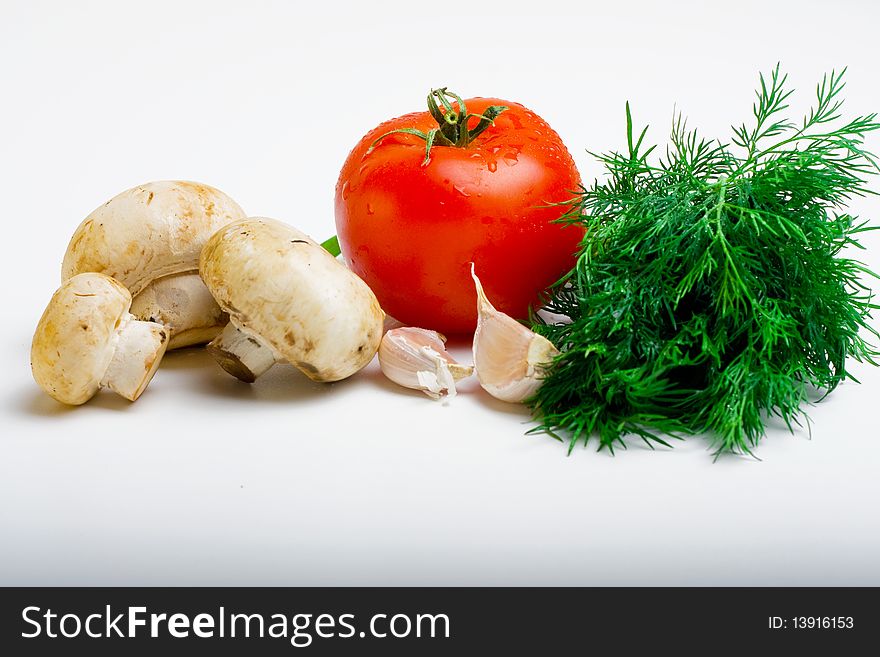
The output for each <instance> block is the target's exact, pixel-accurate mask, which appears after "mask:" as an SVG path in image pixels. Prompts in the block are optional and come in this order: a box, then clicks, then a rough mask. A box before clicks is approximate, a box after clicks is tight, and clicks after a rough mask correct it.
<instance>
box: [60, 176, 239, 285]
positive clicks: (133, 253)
mask: <svg viewBox="0 0 880 657" xmlns="http://www.w3.org/2000/svg"><path fill="white" fill-rule="evenodd" d="M245 216H246V215H245V213H244V211H243V210H242V209H241V208H240V207H239V206H238V204H237V203H236V202H235V201H233V200H232V199H231V198H229V197H228V196H226V194H224V193H223V192H221V191H220V190H218V189H214V188H213V187H209V186H208V185H202V184H201V183H195V182H186V181H180V180H166V181H160V182H151V183H147V184H145V185H139V186H138V187H133V188H132V189H129V190H127V191H125V192H122V193H121V194H119V195H117V196H115V197H113V198H112V199H110V200H109V201H107V202H106V203H105V204H104V205H102V206H101V207H99V208H98V209H97V210H95V211H94V212H92V213H91V214H90V215H89V216H88V217H86V218H85V220H83V222H82V223H81V224H80V225H79V227H78V228H77V229H76V232H74V234H73V237H72V238H71V240H70V244H69V245H68V247H67V253H66V254H65V255H64V262H63V263H62V265H61V276H62V280H67V279H68V278H70V277H71V276H75V275H76V274H80V273H83V272H100V273H102V274H107V275H108V276H112V277H113V278H115V279H117V280H118V281H119V282H120V283H122V284H123V285H124V286H125V287H127V288H128V289H129V290H130V291H131V294H132V296H137V295H138V293H140V291H141V290H143V289H144V288H145V287H147V286H148V285H149V284H150V283H151V282H152V281H154V280H155V279H157V278H161V277H163V276H169V275H172V274H180V273H184V272H195V271H196V270H198V268H199V253H200V252H201V250H202V247H203V246H204V244H205V242H206V241H207V240H208V238H209V237H210V236H211V235H212V234H213V233H214V232H215V231H216V230H218V229H219V228H221V227H222V226H224V225H226V224H228V223H230V222H232V221H236V220H239V219H243V218H244V217H245Z"/></svg>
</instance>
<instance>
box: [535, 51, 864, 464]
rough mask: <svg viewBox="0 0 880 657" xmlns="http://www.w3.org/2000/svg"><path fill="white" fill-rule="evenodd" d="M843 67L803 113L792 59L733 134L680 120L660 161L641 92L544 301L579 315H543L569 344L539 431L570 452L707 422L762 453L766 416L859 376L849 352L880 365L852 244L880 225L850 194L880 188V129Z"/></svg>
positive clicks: (553, 374)
mask: <svg viewBox="0 0 880 657" xmlns="http://www.w3.org/2000/svg"><path fill="white" fill-rule="evenodd" d="M843 75H844V72H843V71H841V72H839V73H836V72H832V73H831V74H830V75H826V76H825V77H824V78H823V79H822V82H821V83H820V84H819V85H818V86H817V88H816V100H815V104H814V106H813V108H812V109H811V110H810V112H809V114H808V115H807V116H805V117H804V118H803V120H802V121H799V122H795V121H792V120H790V119H789V118H786V116H785V111H786V110H787V109H788V101H789V98H790V96H791V93H792V92H791V91H790V90H787V89H786V88H785V85H786V77H785V76H784V75H782V74H781V73H780V70H779V67H778V66H777V67H776V69H775V70H773V71H772V72H771V73H770V75H769V76H767V77H765V76H763V75H762V76H761V77H760V85H759V89H758V90H757V91H756V99H755V103H754V105H753V108H752V113H753V121H752V122H751V123H750V124H742V125H741V126H739V127H736V126H734V127H733V128H732V129H733V137H732V140H731V143H729V144H728V143H722V142H717V141H708V140H705V139H702V138H700V137H699V136H698V134H697V132H696V131H692V130H688V129H687V127H686V124H685V121H684V120H683V119H682V118H681V117H680V116H677V117H676V118H675V120H674V121H673V126H672V133H671V137H670V143H669V145H668V147H667V148H666V150H665V153H664V154H663V155H662V156H661V157H654V158H651V157H649V156H652V155H653V154H654V152H655V147H653V146H651V147H650V148H643V143H644V138H645V135H646V134H647V128H646V129H645V130H642V132H641V133H640V134H639V135H638V136H637V137H634V133H633V127H632V116H631V113H630V108H629V104H628V103H627V106H626V129H627V149H626V151H625V152H623V153H619V152H611V153H607V154H602V155H596V157H597V158H598V160H599V162H600V163H601V164H602V166H603V167H604V168H605V170H606V173H607V178H606V179H604V180H602V181H601V182H600V181H598V180H597V181H595V182H594V183H593V184H592V186H590V187H584V188H583V189H582V191H581V193H580V194H579V195H578V198H577V203H576V204H573V205H572V208H571V211H570V212H568V214H567V215H566V217H564V221H567V222H571V223H579V224H582V225H583V226H584V227H585V228H586V236H585V238H584V241H583V243H582V246H581V251H580V254H579V257H578V260H577V264H576V266H575V268H574V269H573V270H572V271H571V272H570V273H569V274H568V275H567V276H566V277H565V278H563V279H562V280H561V281H560V282H559V283H558V284H557V285H556V286H555V287H554V288H553V289H552V290H551V295H550V298H549V301H548V303H547V306H546V309H547V310H549V311H551V312H553V313H557V314H561V315H565V316H567V317H568V318H569V319H570V321H567V322H563V323H555V324H547V323H543V322H540V321H536V323H535V330H537V331H538V332H540V333H541V334H543V335H545V336H547V337H548V338H549V339H551V340H552V341H553V342H554V343H555V344H556V345H557V346H558V347H559V349H560V350H561V352H562V353H561V355H560V356H559V357H558V358H557V360H556V361H555V362H554V364H553V366H552V367H551V368H550V370H549V372H548V375H547V378H546V380H545V382H544V384H543V385H542V387H541V388H540V389H539V391H538V393H537V394H536V396H535V397H534V398H533V399H532V400H531V402H530V403H531V406H532V408H533V411H534V413H535V416H536V418H537V419H538V420H539V422H540V426H539V427H537V428H536V431H546V432H548V433H551V434H553V435H554V436H557V437H559V436H567V437H568V440H569V449H571V448H572V447H574V445H575V444H576V443H577V442H578V441H583V442H584V444H587V443H588V442H589V441H590V440H592V439H593V438H596V439H597V440H598V445H599V448H600V449H602V448H608V449H611V450H613V449H614V448H615V447H622V446H625V443H624V438H625V437H626V436H628V435H633V436H637V437H639V438H641V439H642V440H644V441H645V442H646V443H648V444H649V445H653V444H655V443H659V444H664V445H665V444H667V443H666V442H665V439H664V438H663V436H674V437H678V436H681V435H686V434H703V435H706V436H708V437H709V438H710V439H711V440H712V441H714V443H715V445H716V447H717V450H718V451H719V452H723V451H733V452H739V453H751V452H752V450H753V448H754V447H755V446H756V445H757V444H758V442H759V440H760V439H761V438H762V437H763V436H764V431H765V429H764V425H765V422H766V420H767V418H768V416H776V417H778V418H780V419H781V420H782V421H783V422H784V423H785V424H786V425H787V426H788V427H789V428H793V427H794V426H796V425H798V424H800V423H801V421H802V420H804V413H803V407H804V405H805V404H807V403H808V399H807V392H808V391H809V390H811V389H814V388H815V389H819V390H823V391H826V392H828V391H831V390H833V389H834V388H835V387H836V386H837V385H838V384H839V383H840V382H841V381H842V380H844V379H845V378H851V376H850V374H849V373H848V372H847V369H846V365H847V359H849V358H852V359H854V360H857V361H863V362H870V363H874V364H876V359H877V357H878V356H880V352H878V351H877V349H876V348H875V347H874V346H873V345H872V342H871V340H873V339H874V338H878V337H880V336H878V334H877V332H876V330H875V329H873V328H872V327H871V326H870V324H869V320H870V317H871V311H872V310H874V309H876V308H877V305H875V304H873V303H872V294H871V291H870V289H869V288H868V287H867V286H866V284H865V283H864V279H865V278H868V277H874V278H876V274H874V273H873V272H871V271H870V270H868V268H867V267H866V266H865V265H864V264H863V263H862V262H860V261H858V260H855V259H852V258H850V257H849V256H848V255H846V253H847V252H846V251H845V249H852V248H861V245H860V243H859V237H860V235H861V234H862V233H864V232H865V231H868V230H874V229H875V227H873V226H869V225H868V224H867V222H859V221H858V219H857V218H856V217H854V216H852V215H851V214H849V213H848V212H847V211H846V204H847V202H849V201H850V200H851V199H852V198H853V197H856V196H863V195H865V194H869V193H872V192H871V191H870V190H869V189H868V187H867V181H868V178H869V176H871V175H873V174H875V173H877V172H878V165H877V160H876V158H875V157H874V155H872V154H871V153H870V152H868V151H867V150H865V148H864V137H865V135H866V134H867V133H869V132H872V131H874V130H877V129H878V128H880V124H878V123H877V121H876V115H875V114H870V115H867V116H860V117H857V118H855V119H853V120H850V121H844V120H843V119H842V115H841V108H842V105H843V100H842V98H841V96H840V94H841V91H842V90H843V88H844V83H843Z"/></svg>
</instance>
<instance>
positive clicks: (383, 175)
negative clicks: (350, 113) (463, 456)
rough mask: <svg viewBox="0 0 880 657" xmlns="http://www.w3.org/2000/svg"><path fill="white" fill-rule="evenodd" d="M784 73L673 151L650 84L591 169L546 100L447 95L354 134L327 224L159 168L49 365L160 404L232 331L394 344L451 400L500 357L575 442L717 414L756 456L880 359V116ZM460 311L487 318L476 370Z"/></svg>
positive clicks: (105, 233) (80, 250)
mask: <svg viewBox="0 0 880 657" xmlns="http://www.w3.org/2000/svg"><path fill="white" fill-rule="evenodd" d="M760 82H761V85H760V89H759V90H758V92H757V100H756V102H755V104H754V107H753V114H754V121H753V123H752V124H751V125H746V124H743V125H742V126H740V127H736V128H734V135H733V138H732V142H731V143H730V144H727V143H721V142H711V141H707V140H704V139H701V138H700V137H699V136H698V134H697V133H696V132H695V131H688V130H687V129H686V127H685V123H684V121H683V120H682V119H681V118H680V117H678V118H676V120H675V121H674V124H673V129H672V135H671V144H670V146H669V147H668V148H667V150H666V153H665V155H664V156H662V157H657V156H656V155H655V148H654V147H653V146H652V147H650V148H649V147H646V146H644V139H645V136H646V134H647V128H645V129H644V130H642V131H641V133H639V134H638V136H636V135H635V133H634V131H633V125H632V117H631V114H630V108H629V105H628V104H627V107H626V121H627V148H626V150H625V151H623V152H612V153H608V154H605V155H600V156H597V157H598V159H599V161H600V163H601V164H602V165H603V166H604V167H605V169H606V173H607V177H606V178H605V179H603V180H602V181H599V180H597V181H596V182H594V183H593V185H592V186H590V187H585V186H582V185H581V182H580V177H579V175H578V172H577V169H576V168H575V165H574V162H573V160H572V158H571V156H570V155H569V153H568V151H567V150H566V148H565V146H564V145H563V143H562V141H561V139H560V138H559V136H558V135H557V134H556V133H555V132H554V131H553V130H552V129H551V128H550V127H549V126H548V125H547V124H546V123H545V122H544V121H543V120H542V119H541V118H540V117H538V116H537V115H536V114H534V113H533V112H531V111H530V110H528V109H526V108H525V107H523V106H522V105H519V104H517V103H511V102H509V101H501V100H497V99H469V100H467V101H465V100H463V99H462V98H460V97H459V96H457V95H455V94H453V93H451V92H448V91H447V90H446V89H440V90H436V91H432V92H431V93H430V94H429V95H428V111H427V112H422V113H414V114H408V115H405V116H402V117H400V118H398V119H394V120H392V121H388V122H386V123H383V124H382V125H380V126H378V127H377V128H375V129H374V130H372V131H370V132H369V133H367V134H366V135H365V136H364V137H363V139H361V140H360V142H359V143H358V144H357V145H356V146H355V148H354V149H353V150H352V152H351V153H350V154H349V156H348V158H347V159H346V161H345V163H344V165H343V167H342V171H341V173H340V176H339V181H338V183H337V186H336V225H337V231H338V241H337V239H336V238H331V239H330V240H327V241H326V242H325V243H324V244H318V243H317V242H315V241H314V240H312V239H311V238H310V237H309V236H307V235H305V234H303V233H302V232H300V231H298V230H296V229H295V228H293V227H291V226H288V225H286V224H283V223H282V222H279V221H276V220H274V219H268V218H264V217H251V218H247V215H245V213H244V212H243V211H242V210H241V208H240V207H239V206H238V205H237V204H236V203H235V202H234V201H232V200H231V199H230V198H229V197H228V196H226V195H225V194H223V193H222V192H220V191H219V190H216V189H214V188H212V187H208V186H206V185H201V184H199V183H190V182H183V181H165V182H155V183H148V184H146V185H141V186H139V187H135V188H133V189H131V190H128V191H126V192H123V193H122V194H120V195H118V196H117V197H115V198H113V199H111V200H110V201H108V202H107V203H105V204H104V205H102V206H101V207H100V208H98V209H97V210H95V212H93V213H92V214H91V215H89V217H87V218H86V220H85V221H83V223H82V224H81V225H80V227H79V228H78V229H77V231H76V232H75V234H74V236H73V238H72V240H71V243H70V246H69V248H68V252H67V254H66V256H65V258H64V265H63V268H62V269H63V272H62V276H63V281H64V283H63V284H62V287H61V288H60V289H59V290H58V291H57V292H56V294H55V296H54V297H53V299H52V301H51V302H50V304H49V306H48V307H47V309H46V311H45V313H44V314H43V317H42V318H41V320H40V322H39V324H38V327H37V332H36V334H35V336H34V342H33V345H32V352H31V364H32V369H33V373H34V378H35V379H36V381H37V383H38V384H39V385H40V386H41V387H42V388H43V389H44V390H45V391H46V392H47V393H49V394H50V395H52V396H53V397H54V398H56V399H57V400H59V401H61V402H63V403H66V404H74V405H75V404H82V403H85V402H86V401H88V399H89V398H91V397H92V396H93V395H94V394H96V392H97V391H98V390H99V389H100V388H101V387H109V388H111V389H112V390H114V391H116V392H117V393H119V394H120V395H122V396H124V397H126V398H127V399H130V400H132V401H134V400H135V399H137V398H138V396H139V395H140V394H141V393H142V392H143V390H144V389H145V388H146V386H147V384H148V383H149V381H150V379H151V378H152V376H153V374H154V373H155V371H156V369H157V367H158V364H159V361H160V360H161V358H162V355H163V354H164V352H165V350H166V349H167V348H176V347H183V346H190V345H198V344H204V343H206V342H209V344H208V346H207V349H208V351H209V353H210V354H211V355H212V356H213V357H214V358H215V360H216V361H217V363H218V364H219V365H220V366H221V367H222V368H223V369H224V370H226V371H227V372H228V373H229V374H231V375H233V376H235V377H237V378H239V379H240V380H242V381H245V382H253V381H254V380H256V379H257V378H258V377H259V376H260V375H261V374H262V373H263V372H265V371H266V370H267V369H269V368H270V367H271V366H272V365H274V364H275V363H276V362H289V363H291V364H293V365H295V366H296V367H297V368H299V369H300V370H301V371H302V372H303V373H304V374H306V375H307V376H309V377H310V378H312V379H314V380H316V381H324V382H332V381H337V380H340V379H343V378H346V377H348V376H351V375H353V374H355V373H356V372H358V371H359V370H361V369H362V368H363V367H365V366H366V365H367V364H368V363H369V362H371V360H372V359H373V357H374V356H375V355H376V354H377V353H378V356H379V364H380V367H381V369H382V371H383V372H384V373H385V375H386V376H387V377H388V378H389V379H390V380H392V381H394V382H396V383H398V384H399V385H401V386H404V387H407V388H412V389H415V390H420V391H422V392H424V393H425V394H426V395H427V396H429V397H431V398H433V399H440V398H443V397H451V396H453V395H455V393H456V382H457V381H459V380H461V379H463V378H466V377H468V376H471V375H473V374H476V376H477V378H478V380H479V382H480V385H481V386H482V387H483V389H484V390H486V391H487V392H488V393H489V394H491V395H492V396H494V397H496V398H498V399H501V400H504V401H508V402H514V403H519V402H525V403H527V404H528V405H529V406H530V407H531V409H532V410H533V412H534V415H535V418H536V419H537V421H538V423H539V424H538V426H537V427H536V428H535V429H534V430H533V431H538V432H541V431H543V432H547V433H549V434H551V435H553V436H554V437H557V438H559V439H567V440H568V443H569V451H571V449H572V448H573V447H574V445H575V444H577V443H578V441H581V442H583V443H584V444H585V445H586V444H588V443H589V442H590V440H591V439H592V438H593V437H594V436H595V437H596V438H597V441H598V446H599V449H604V448H608V449H609V450H611V451H614V449H615V447H618V446H623V447H625V446H626V443H625V437H626V436H627V435H635V436H638V437H640V438H641V439H642V440H644V441H645V442H646V443H647V444H648V445H650V446H653V445H654V444H655V443H658V444H663V445H669V442H668V440H667V439H668V437H670V436H671V437H680V436H682V435H687V434H697V433H699V434H706V435H708V436H709V437H710V438H711V439H712V440H714V441H715V442H716V444H717V448H718V452H722V451H734V452H747V453H749V452H751V450H752V449H753V448H754V447H755V445H757V443H758V442H759V440H760V439H761V437H762V436H763V435H764V431H765V429H764V423H765V421H766V419H767V417H768V416H773V415H775V416H778V417H780V418H781V419H782V420H783V421H784V422H785V423H786V425H788V427H789V428H792V427H793V425H795V424H800V423H801V421H803V420H804V417H805V416H804V414H803V410H802V409H803V406H804V404H806V403H808V402H809V400H810V395H811V393H812V392H813V391H814V390H816V391H819V392H824V393H826V394H827V392H830V391H831V390H833V389H834V388H835V387H836V386H837V385H838V384H839V383H840V382H841V381H842V380H844V379H846V378H852V377H851V374H850V373H849V372H848V371H847V369H846V361H847V359H848V358H854V359H855V360H858V361H864V362H870V363H874V364H876V363H875V359H876V357H877V356H880V352H878V351H877V350H876V348H875V347H873V346H872V345H871V344H869V342H868V341H867V340H866V339H865V337H863V334H867V335H869V336H873V337H880V335H878V333H877V331H876V330H875V329H874V328H872V327H871V326H870V325H869V320H870V317H871V314H870V313H871V311H872V310H874V309H876V308H877V307H878V306H876V305H875V304H873V303H872V301H871V299H872V297H871V293H870V290H869V289H868V288H867V287H865V285H864V283H863V282H862V278H863V277H865V276H874V274H873V273H872V272H870V271H869V270H868V269H867V268H866V267H865V265H864V264H862V263H861V262H859V261H857V260H854V259H851V258H849V257H846V256H845V255H844V254H843V250H844V249H845V248H853V247H855V248H858V247H860V246H861V245H860V244H859V242H858V239H859V236H860V234H861V233H863V232H864V231H867V230H871V229H872V228H871V227H869V226H868V225H867V223H866V222H859V221H857V220H856V218H855V217H853V216H851V215H850V214H849V213H848V212H847V211H846V209H845V205H846V203H847V202H848V201H849V199H851V198H852V197H854V196H860V195H864V194H867V193H870V192H869V190H868V188H867V187H866V180H867V176H869V175H871V174H873V173H876V172H877V171H878V166H877V162H876V160H875V158H874V156H873V155H872V154H871V153H869V152H868V151H867V150H865V149H864V144H863V141H864V136H865V135H866V133H868V132H871V131H873V130H877V129H878V128H880V124H878V123H877V122H876V120H875V119H876V116H875V115H873V114H872V115H869V116H862V117H858V118H856V119H853V120H851V121H848V122H845V121H843V120H842V119H841V116H840V109H841V106H842V100H841V99H840V93H841V91H842V89H843V74H842V73H840V74H836V73H832V74H831V75H830V76H827V77H826V78H824V79H823V81H822V83H821V84H820V85H819V86H818V88H817V98H816V105H815V107H814V108H813V109H812V110H811V112H810V114H809V115H808V116H807V117H805V118H804V119H803V120H802V121H801V122H799V123H793V122H791V121H789V120H787V119H785V118H783V113H784V111H785V110H786V109H787V108H788V105H787V102H788V98H789V97H790V94H791V92H790V91H788V90H787V89H786V88H785V82H786V78H785V76H783V75H781V74H780V72H779V68H778V67H777V68H776V70H774V71H773V72H772V74H771V75H770V76H769V77H768V78H767V79H765V78H764V77H763V76H762V77H761V79H760ZM340 251H341V252H342V254H343V255H344V256H345V259H346V261H347V264H348V266H349V267H350V268H351V269H349V268H347V267H346V266H345V264H343V263H342V262H341V261H339V260H338V259H337V258H336V256H337V255H338V254H339V252H340ZM566 272H567V273H566ZM478 275H479V277H478ZM542 302H543V303H545V304H546V306H545V309H546V310H548V311H550V312H551V313H553V314H555V315H556V316H557V317H558V316H560V315H561V316H562V318H561V319H560V320H559V321H550V320H549V319H548V318H547V317H546V316H545V315H539V314H537V313H535V312H534V311H535V309H536V308H538V307H539V305H540V304H541V303H542ZM380 304H381V306H380ZM385 312H389V313H390V315H392V316H393V317H394V318H395V319H396V320H399V321H400V322H402V323H403V324H404V326H400V327H398V328H391V329H390V330H388V329H389V328H390V323H389V322H388V321H384V322H383V320H387V319H389V318H387V317H386V315H385ZM529 317H530V319H531V328H529V326H528V321H527V318H529ZM518 320H519V321H518ZM438 331H448V332H454V333H462V332H468V333H470V332H473V335H474V338H473V359H474V363H473V365H468V364H462V363H458V362H456V361H455V359H454V358H452V356H451V355H450V354H449V353H448V352H447V351H446V348H445V341H446V338H445V337H444V336H443V335H442V334H441V333H439V332H438ZM560 434H564V435H565V438H563V437H562V436H561V435H560Z"/></svg>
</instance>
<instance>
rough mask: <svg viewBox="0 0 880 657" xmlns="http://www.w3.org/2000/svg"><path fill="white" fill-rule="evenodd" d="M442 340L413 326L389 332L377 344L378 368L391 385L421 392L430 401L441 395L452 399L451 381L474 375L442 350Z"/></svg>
mask: <svg viewBox="0 0 880 657" xmlns="http://www.w3.org/2000/svg"><path fill="white" fill-rule="evenodd" d="M445 342H446V338H444V337H443V336H442V335H440V334H439V333H437V331H429V330H426V329H421V328H414V327H409V326H406V327H401V328H395V329H391V330H390V331H388V332H387V333H385V335H384V336H383V337H382V342H381V343H379V366H380V367H381V368H382V372H383V373H384V374H385V376H387V377H388V378H389V379H391V380H392V381H394V382H395V383H397V384H399V385H402V386H403V387H405V388H412V389H413V390H421V391H423V392H424V393H425V394H426V395H428V396H429V397H431V398H432V399H440V397H441V395H442V394H443V393H444V392H445V393H446V394H447V395H448V396H449V397H454V396H455V382H456V381H458V380H460V379H463V378H465V377H468V376H470V375H471V374H473V373H474V368H473V366H472V365H462V364H461V363H457V362H455V359H454V358H453V357H452V356H450V355H449V353H448V352H447V351H446V346H445V345H444V343H445Z"/></svg>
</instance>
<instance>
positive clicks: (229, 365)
mask: <svg viewBox="0 0 880 657" xmlns="http://www.w3.org/2000/svg"><path fill="white" fill-rule="evenodd" d="M207 348H208V352H209V353H210V354H211V355H212V356H213V357H214V359H215V360H216V361H217V363H218V364H219V365H220V367H222V368H223V369H224V370H226V371H227V372H229V373H230V374H231V375H232V376H234V377H236V378H237V379H241V380H242V381H244V382H245V383H253V382H254V381H256V379H257V377H258V376H260V375H261V374H263V373H264V372H266V370H268V369H269V368H270V367H272V366H273V365H274V364H275V363H277V362H278V361H279V360H281V359H280V358H279V356H278V355H277V354H276V353H275V350H274V349H273V348H272V347H271V346H270V345H269V343H268V342H266V341H265V340H263V338H261V337H260V336H258V335H255V334H254V333H245V332H244V331H242V330H241V329H239V328H238V327H237V326H235V325H234V324H233V323H232V322H229V324H227V325H226V328H224V329H223V331H222V332H221V333H220V335H218V336H217V337H216V338H215V339H214V340H213V341H212V342H211V343H210V344H209V345H208V347H207Z"/></svg>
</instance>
